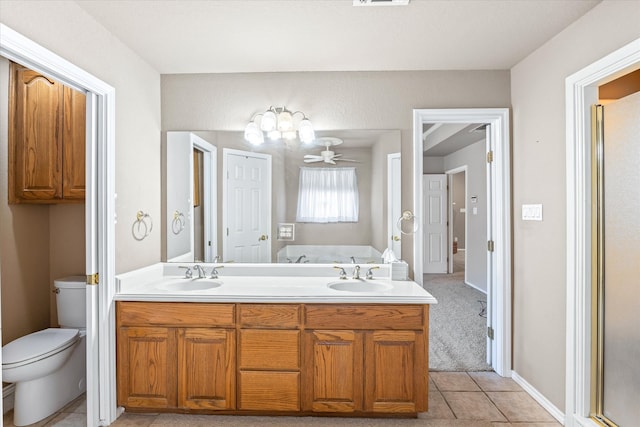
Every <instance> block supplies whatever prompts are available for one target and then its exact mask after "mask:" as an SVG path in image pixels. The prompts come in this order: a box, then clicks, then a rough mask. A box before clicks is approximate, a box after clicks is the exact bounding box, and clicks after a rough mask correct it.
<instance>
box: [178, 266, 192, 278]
mask: <svg viewBox="0 0 640 427" xmlns="http://www.w3.org/2000/svg"><path fill="white" fill-rule="evenodd" d="M179 268H186V269H187V271H185V272H184V278H185V279H191V278H192V277H193V271H191V267H187V266H186V265H181V266H180V267H179Z"/></svg>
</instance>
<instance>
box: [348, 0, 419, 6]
mask: <svg viewBox="0 0 640 427" xmlns="http://www.w3.org/2000/svg"><path fill="white" fill-rule="evenodd" d="M409 1H410V0H353V5H354V6H406V5H408V4H409Z"/></svg>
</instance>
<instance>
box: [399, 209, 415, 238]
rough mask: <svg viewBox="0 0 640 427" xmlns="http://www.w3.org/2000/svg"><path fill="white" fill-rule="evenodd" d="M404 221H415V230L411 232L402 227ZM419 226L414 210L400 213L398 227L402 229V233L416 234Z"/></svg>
mask: <svg viewBox="0 0 640 427" xmlns="http://www.w3.org/2000/svg"><path fill="white" fill-rule="evenodd" d="M402 221H413V230H411V231H409V232H405V231H404V230H403V229H402ZM419 226H420V224H419V223H418V218H417V217H416V216H415V215H414V214H413V212H411V211H408V210H407V211H404V212H402V215H400V218H398V221H397V222H396V227H398V230H400V233H402V234H407V235H408V234H414V233H415V232H416V231H418V227H419Z"/></svg>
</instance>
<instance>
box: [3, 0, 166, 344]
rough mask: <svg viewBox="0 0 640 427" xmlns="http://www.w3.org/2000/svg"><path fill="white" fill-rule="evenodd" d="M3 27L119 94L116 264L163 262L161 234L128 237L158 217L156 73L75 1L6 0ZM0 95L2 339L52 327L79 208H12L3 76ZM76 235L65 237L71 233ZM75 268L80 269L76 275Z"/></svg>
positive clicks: (76, 261) (80, 261)
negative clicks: (137, 224) (138, 222)
mask: <svg viewBox="0 0 640 427" xmlns="http://www.w3.org/2000/svg"><path fill="white" fill-rule="evenodd" d="M0 22H2V23H3V24H5V25H7V26H8V27H10V28H12V29H14V30H16V31H18V32H19V33H21V34H23V35H24V36H26V37H28V38H29V39H31V40H33V41H34V42H36V43H38V44H40V45H42V46H44V47H45V48H47V49H49V50H51V51H52V52H54V53H56V54H57V55H60V56H61V57H63V58H65V59H67V60H68V61H70V62H72V63H74V64H75V65H77V66H78V67H80V68H82V69H84V70H85V71H87V72H89V73H91V74H93V75H95V76H96V77H98V78H100V79H102V80H104V81H105V82H106V83H108V84H110V85H112V86H113V87H115V89H116V144H117V145H116V166H115V167H116V175H117V176H116V192H117V193H118V199H117V201H116V212H117V215H118V223H117V225H116V268H117V270H118V271H126V270H129V269H132V268H136V267H140V266H143V265H147V264H150V263H153V262H157V261H159V260H160V232H159V229H158V228H156V230H154V233H153V234H152V235H151V236H149V238H147V239H146V240H144V241H143V242H136V241H135V240H134V239H133V237H132V235H131V226H132V222H133V220H134V219H135V214H136V212H137V210H140V209H142V210H145V211H147V212H149V213H150V214H151V215H152V217H153V218H154V219H157V222H156V224H157V225H159V220H160V180H159V176H160V149H159V148H160V76H159V74H158V73H157V72H155V71H154V70H153V69H152V68H151V67H150V66H149V65H148V64H146V63H145V62H144V61H142V60H141V59H140V58H139V57H138V56H137V55H136V54H135V53H133V52H132V51H131V50H130V49H129V48H128V47H126V46H125V45H123V44H122V43H121V42H120V41H119V40H118V39H117V38H115V37H114V36H113V35H111V34H110V33H109V32H107V31H106V30H105V29H104V28H103V27H101V26H100V25H99V24H98V23H97V22H95V21H94V20H93V18H92V17H91V16H89V15H88V14H86V13H85V12H84V11H83V10H82V9H81V8H80V7H78V5H77V4H76V3H75V2H73V1H58V2H49V1H2V2H0ZM1 62H2V63H1V64H0V65H1V67H0V68H2V73H1V74H2V79H0V80H1V81H2V83H1V85H2V90H1V91H0V92H1V93H2V96H0V123H2V124H3V125H2V126H0V198H2V200H4V202H0V235H1V243H2V265H3V268H2V296H3V301H4V302H5V306H4V307H3V310H2V315H3V322H2V325H3V341H4V342H7V341H10V340H11V339H14V338H17V337H19V336H22V335H24V334H27V333H30V332H33V331H35V330H38V329H43V328H45V327H48V326H50V325H53V326H55V322H56V318H55V313H54V312H53V311H52V310H51V308H53V307H54V303H53V301H52V298H51V295H52V294H51V292H50V287H51V280H52V279H53V278H56V277H60V276H64V275H67V274H73V273H83V271H84V249H83V246H82V245H83V244H84V227H83V221H84V215H83V212H84V211H83V208H82V206H65V207H62V206H60V207H54V206H52V207H49V206H18V205H12V206H8V205H7V204H6V200H7V193H6V191H7V181H6V180H7V144H8V142H7V91H6V88H7V87H8V85H7V83H6V82H7V78H8V77H7V76H8V74H7V71H8V61H6V60H4V59H2V61H1ZM69 231H72V232H71V233H67V232H69ZM78 270H79V271H78Z"/></svg>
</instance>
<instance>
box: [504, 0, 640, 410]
mask: <svg viewBox="0 0 640 427" xmlns="http://www.w3.org/2000/svg"><path fill="white" fill-rule="evenodd" d="M639 23H640V4H639V3H638V2H637V1H604V2H602V3H600V4H599V5H598V6H596V7H595V8H593V9H592V10H591V11H589V12H587V13H586V14H585V15H584V16H583V17H582V18H580V19H579V20H577V21H576V22H575V23H574V24H572V25H570V26H569V27H567V28H566V29H565V30H564V31H562V32H561V33H560V34H558V35H557V36H556V37H554V38H553V39H551V40H549V41H548V42H547V43H545V44H544V45H543V46H542V47H540V48H539V49H538V50H536V51H535V52H533V53H532V54H531V55H529V56H528V57H526V58H525V59H523V60H522V61H521V62H520V63H519V64H517V65H516V66H515V67H513V69H512V70H511V92H512V105H513V121H512V123H513V201H514V206H513V212H514V221H513V231H514V235H513V239H514V245H513V247H514V271H513V279H514V281H513V285H514V290H513V295H514V308H513V313H514V319H513V327H514V332H513V335H514V349H513V355H514V362H513V365H514V366H513V367H514V370H515V371H516V372H517V373H518V374H519V375H520V376H521V377H522V378H524V379H525V380H526V381H527V382H529V384H531V385H532V386H533V387H535V388H536V389H537V390H538V391H540V392H541V393H542V394H543V395H544V396H545V397H546V398H547V399H549V400H550V401H551V402H552V403H553V404H554V405H555V406H557V407H558V408H560V409H561V410H562V409H563V408H564V397H565V314H566V311H565V305H566V298H565V295H566V292H567V290H566V283H565V277H566V264H565V250H566V242H565V236H566V209H565V203H566V201H565V199H566V194H565V188H566V179H565V174H566V167H565V99H564V97H565V79H566V78H567V77H568V76H570V75H571V74H573V73H575V72H576V71H579V70H580V69H582V68H584V67H585V66H587V65H589V64H590V63H592V62H594V61H596V60H598V59H600V58H602V57H604V56H606V55H607V54H609V53H610V52H612V51H614V50H616V49H618V48H620V47H621V46H623V45H625V44H627V43H629V42H630V41H632V40H634V39H636V38H638V37H640V24H639ZM525 203H542V204H543V212H544V220H543V221H542V222H535V221H534V222H523V221H522V220H521V219H520V217H521V215H520V212H521V208H522V204H525Z"/></svg>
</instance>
